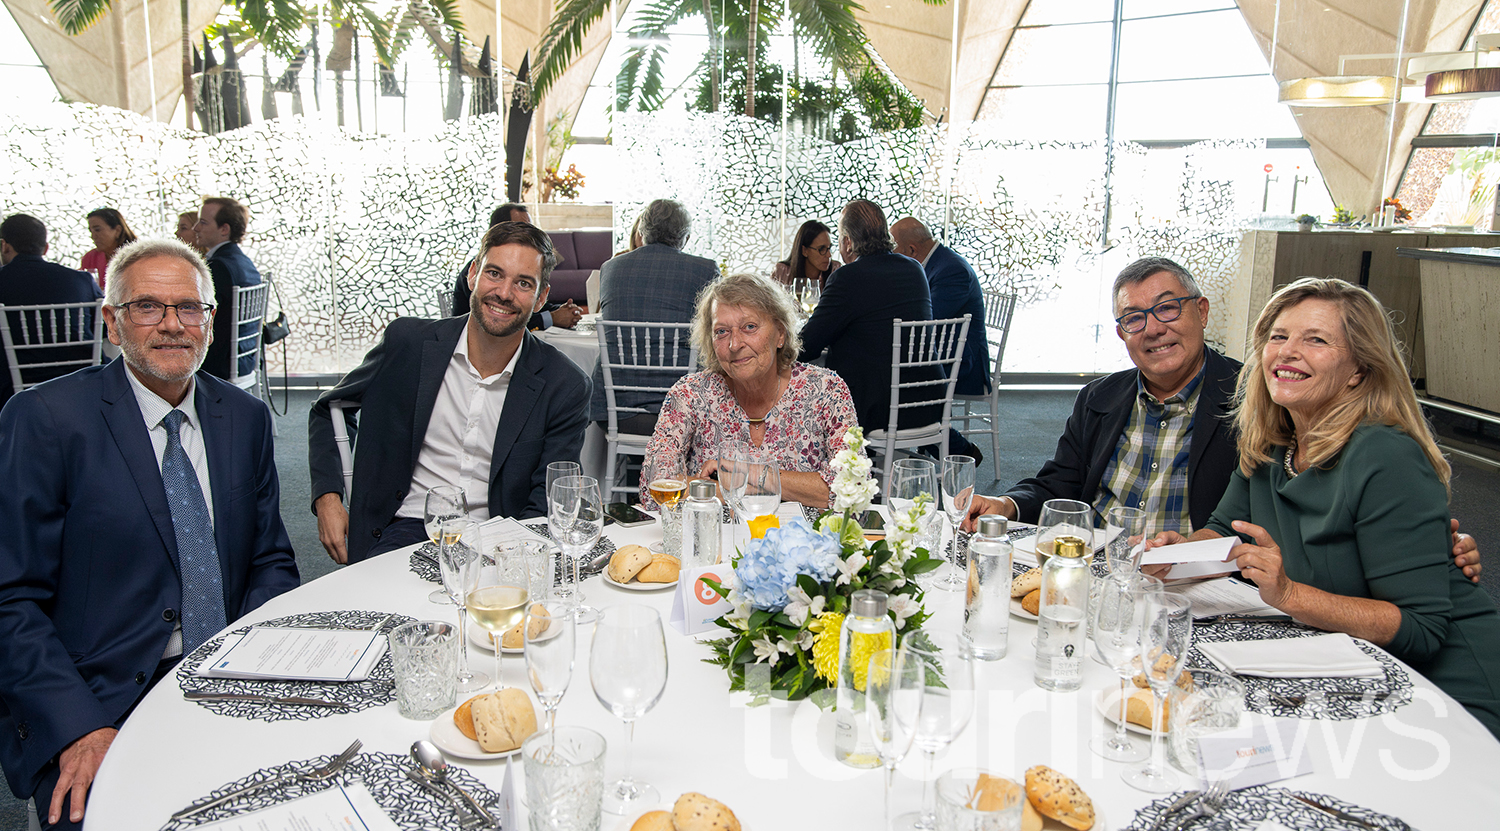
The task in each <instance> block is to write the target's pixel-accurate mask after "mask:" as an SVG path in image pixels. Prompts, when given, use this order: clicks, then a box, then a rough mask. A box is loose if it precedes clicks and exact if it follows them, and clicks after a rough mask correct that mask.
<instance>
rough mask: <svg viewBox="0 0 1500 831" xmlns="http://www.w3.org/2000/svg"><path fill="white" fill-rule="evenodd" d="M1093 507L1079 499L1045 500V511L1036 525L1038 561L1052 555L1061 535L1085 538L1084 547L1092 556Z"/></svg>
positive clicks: (1038, 563) (1043, 506)
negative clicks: (1054, 543)
mask: <svg viewBox="0 0 1500 831" xmlns="http://www.w3.org/2000/svg"><path fill="white" fill-rule="evenodd" d="M1093 528H1094V509H1093V508H1091V507H1089V504H1088V503H1087V502H1079V501H1078V500H1076V499H1049V500H1047V501H1046V502H1043V503H1042V515H1041V517H1040V518H1039V521H1038V522H1037V528H1036V537H1035V540H1036V564H1037V565H1042V564H1043V563H1045V562H1047V558H1048V557H1051V556H1052V541H1053V540H1055V539H1057V538H1058V537H1077V538H1078V539H1080V540H1083V550H1084V551H1086V552H1090V553H1089V555H1088V556H1089V557H1090V558H1092V557H1093V554H1092V552H1093V550H1094V530H1093Z"/></svg>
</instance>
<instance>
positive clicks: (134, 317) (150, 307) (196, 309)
mask: <svg viewBox="0 0 1500 831" xmlns="http://www.w3.org/2000/svg"><path fill="white" fill-rule="evenodd" d="M116 308H118V309H121V310H123V311H124V312H125V319H126V320H129V321H130V322H131V323H134V324H136V325H137V326H155V325H156V324H158V323H161V321H162V318H164V317H166V316H167V309H176V310H177V320H178V321H179V322H180V323H182V325H183V326H202V325H203V324H204V323H205V322H207V321H208V316H209V313H210V312H212V311H213V310H214V306H213V304H212V303H158V302H156V301H155V300H134V301H131V302H129V303H121V304H120V305H119V306H117V307H116Z"/></svg>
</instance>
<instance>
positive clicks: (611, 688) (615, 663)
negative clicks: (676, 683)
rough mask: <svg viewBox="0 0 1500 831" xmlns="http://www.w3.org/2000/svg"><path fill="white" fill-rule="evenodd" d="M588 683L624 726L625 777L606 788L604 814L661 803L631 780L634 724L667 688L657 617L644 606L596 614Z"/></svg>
mask: <svg viewBox="0 0 1500 831" xmlns="http://www.w3.org/2000/svg"><path fill="white" fill-rule="evenodd" d="M589 683H590V684H592V685H593V687H594V697H595V698H598V699H599V703H600V704H603V705H604V707H605V709H607V710H609V711H610V712H611V713H614V714H615V716H616V717H617V718H620V719H622V720H623V721H624V722H625V765H624V769H625V775H624V776H622V777H621V778H620V779H617V780H615V781H614V782H611V783H610V784H609V785H607V786H606V791H605V794H604V808H605V810H607V811H609V812H610V813H612V814H623V813H626V812H627V811H628V810H630V809H631V808H632V807H633V806H636V805H650V804H654V803H656V802H657V801H659V800H660V799H661V795H660V794H659V793H658V792H657V790H656V788H654V787H652V786H651V785H648V784H646V783H644V782H637V781H636V780H635V779H634V778H633V777H632V776H631V775H630V746H631V743H632V741H633V740H634V738H635V721H636V719H638V718H640V717H641V716H643V715H645V714H646V713H648V712H650V711H651V708H652V707H655V706H656V702H658V701H660V700H661V696H662V693H663V692H664V691H665V690H666V688H667V642H666V638H665V637H664V636H663V635H662V629H661V615H659V614H657V612H656V610H655V609H652V608H649V607H647V606H631V605H625V606H611V607H610V608H609V609H608V610H606V611H605V612H603V613H602V614H600V616H599V624H598V625H597V626H596V627H594V640H593V645H592V646H591V647H590V648H589Z"/></svg>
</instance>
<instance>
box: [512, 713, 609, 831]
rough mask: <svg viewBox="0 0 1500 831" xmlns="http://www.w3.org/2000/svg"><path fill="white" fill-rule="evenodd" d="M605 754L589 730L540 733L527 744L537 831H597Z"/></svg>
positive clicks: (524, 756) (529, 802) (524, 758)
mask: <svg viewBox="0 0 1500 831" xmlns="http://www.w3.org/2000/svg"><path fill="white" fill-rule="evenodd" d="M605 748H606V744H605V742H604V737H603V736H601V735H599V734H598V733H595V732H594V731H593V730H590V729H588V728H587V727H563V728H561V729H559V730H547V731H540V730H539V731H537V732H535V733H532V734H531V738H529V739H527V740H526V741H524V742H522V743H521V768H522V770H523V771H524V772H525V774H526V807H527V815H528V817H529V823H530V828H531V831H597V829H598V828H599V825H600V820H601V819H602V817H601V816H600V807H601V802H602V796H603V792H604V751H605ZM506 831H510V829H506Z"/></svg>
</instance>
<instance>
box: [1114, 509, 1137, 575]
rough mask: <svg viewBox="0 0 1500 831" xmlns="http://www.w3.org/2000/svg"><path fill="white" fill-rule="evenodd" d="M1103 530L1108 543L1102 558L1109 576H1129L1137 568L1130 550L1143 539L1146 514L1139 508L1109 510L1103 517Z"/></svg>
mask: <svg viewBox="0 0 1500 831" xmlns="http://www.w3.org/2000/svg"><path fill="white" fill-rule="evenodd" d="M1104 529H1105V533H1106V535H1107V536H1108V538H1109V543H1108V544H1107V545H1106V546H1105V547H1104V557H1105V560H1106V562H1107V563H1108V564H1109V572H1110V573H1111V574H1131V573H1134V572H1135V570H1136V568H1137V562H1136V559H1135V555H1133V554H1132V553H1131V549H1132V548H1133V547H1134V546H1135V544H1136V543H1139V542H1140V541H1141V540H1143V539H1144V538H1145V533H1146V512H1145V511H1143V510H1141V509H1140V508H1125V507H1115V508H1110V509H1109V512H1108V513H1107V514H1105V517H1104Z"/></svg>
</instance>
